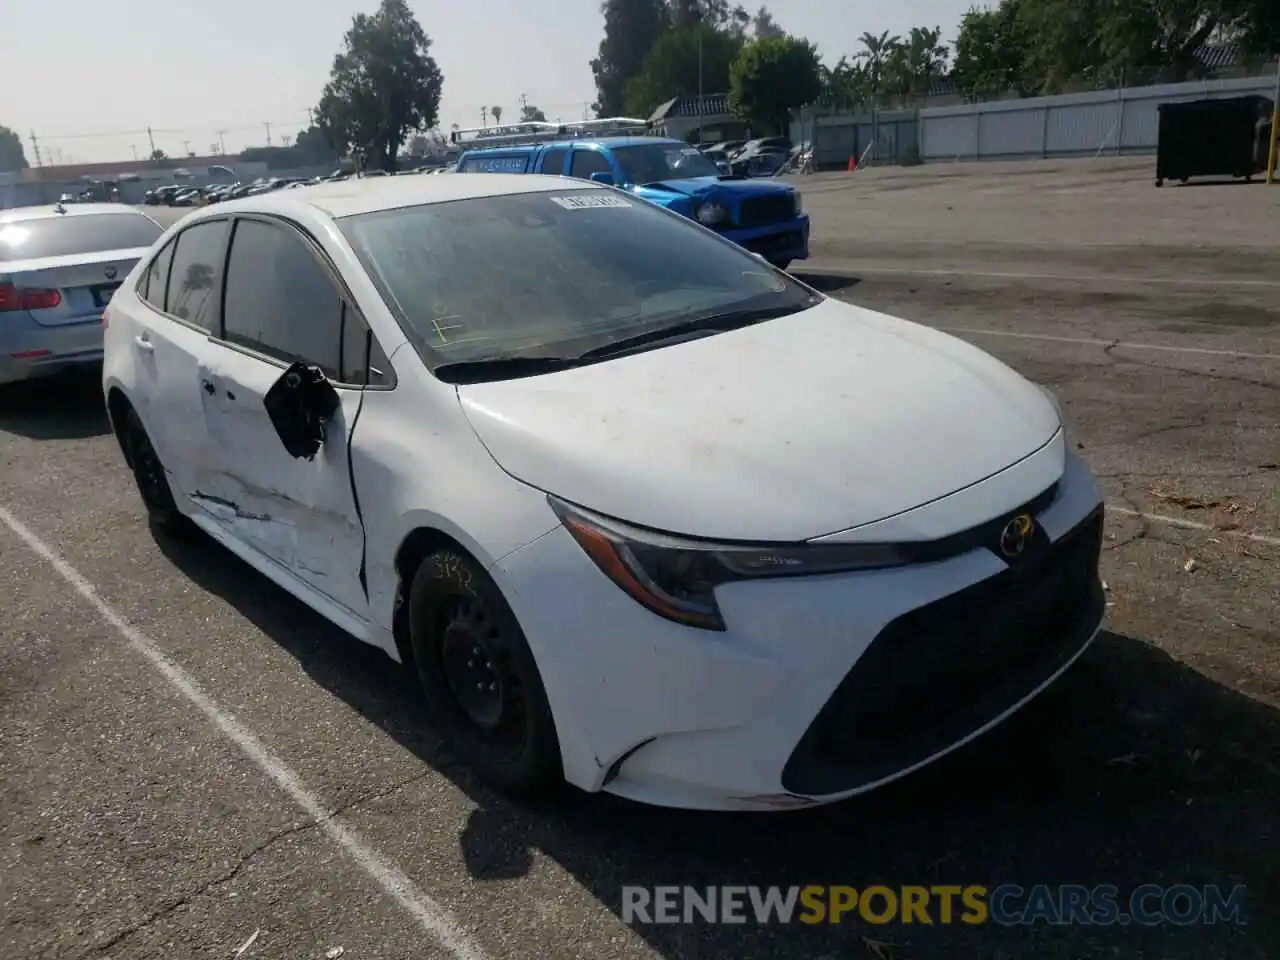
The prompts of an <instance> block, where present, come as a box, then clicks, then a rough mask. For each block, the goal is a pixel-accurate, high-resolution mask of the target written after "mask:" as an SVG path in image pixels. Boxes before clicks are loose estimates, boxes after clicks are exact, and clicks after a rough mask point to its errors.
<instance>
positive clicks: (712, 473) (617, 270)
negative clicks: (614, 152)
mask: <svg viewBox="0 0 1280 960" xmlns="http://www.w3.org/2000/svg"><path fill="white" fill-rule="evenodd" d="M106 322H107V328H106V362H105V369H104V389H105V393H106V400H107V406H108V409H109V411H110V414H111V419H112V423H113V425H114V428H115V431H116V434H117V436H118V437H119V439H120V443H121V447H122V449H123V451H124V455H125V458H126V460H127V462H128V463H129V464H130V466H131V467H132V469H133V471H134V473H135V476H136V478H137V482H138V486H139V489H140V492H141V495H142V498H143V500H144V502H145V504H146V507H147V509H148V511H149V514H150V517H151V519H152V521H153V523H154V524H155V525H156V526H157V527H158V528H159V529H160V530H161V531H162V532H166V535H177V534H181V533H183V532H184V531H188V530H189V529H190V528H191V527H197V528H199V529H200V530H202V531H204V532H205V533H206V534H208V535H209V536H210V537H212V538H213V539H214V540H216V541H218V542H219V543H221V544H222V545H224V546H225V547H226V548H228V549H229V550H231V551H232V552H234V553H235V554H237V555H238V556H240V557H241V558H243V559H244V560H246V561H247V562H248V563H249V564H251V565H252V566H253V567H255V568H257V569H258V570H259V571H261V572H262V573H263V574H265V575H266V576H267V577H269V578H270V579H272V580H274V581H275V582H276V583H278V584H280V585H282V586H283V587H284V588H285V589H286V590H288V591H290V592H291V593H292V594H294V595H295V596H296V597H298V598H299V599H301V600H302V601H303V602H304V603H306V604H308V605H309V606H311V607H312V608H314V609H315V610H317V611H319V612H320V613H321V614H323V615H324V616H326V617H327V618H329V619H330V620H332V621H333V622H334V623H336V624H338V625H339V626H341V627H343V628H345V629H346V630H348V631H349V632H351V633H352V634H353V635H355V636H356V637H358V638H360V639H361V640H364V641H366V642H368V643H371V644H374V645H376V646H378V647H380V648H382V649H383V650H384V651H386V653H387V654H388V655H390V656H391V657H393V658H395V659H397V660H399V661H402V662H404V663H406V664H407V665H409V666H410V667H411V668H412V669H413V670H414V671H415V672H416V674H417V676H418V678H419V679H420V681H421V684H422V687H423V688H424V691H425V694H426V696H427V698H428V700H429V702H430V704H431V706H432V707H433V709H434V712H435V716H436V717H437V718H438V723H439V725H440V728H441V731H442V733H443V734H444V735H445V736H446V737H447V738H448V740H449V742H450V743H451V745H452V748H453V749H454V750H455V751H456V752H457V753H458V754H459V755H460V756H461V757H463V758H464V759H465V760H466V761H467V762H468V763H469V764H470V765H471V766H472V767H473V768H474V769H475V770H476V771H478V772H479V773H480V774H481V775H482V776H483V777H484V778H485V779H487V780H488V781H489V782H491V783H493V784H495V785H497V786H498V787H500V788H503V789H506V790H511V791H519V792H528V791H534V790H539V789H543V788H547V787H549V786H552V785H554V784H556V783H559V782H562V781H563V780H568V781H569V782H570V783H572V784H575V785H577V786H578V787H581V788H582V789H584V790H588V791H598V790H607V791H610V792H613V793H616V794H620V795H622V796H626V797H630V798H633V799H636V800H641V801H646V802H650V803H656V804H664V805H672V806H684V807H699V808H707V809H757V810H777V809H785V808H792V807H802V806H808V805H813V804H816V803H823V802H828V801H833V800H838V799H840V798H842V797H847V796H850V795H852V794H855V793H859V792H861V791H864V790H868V789H871V788H873V787H875V786H877V785H879V784H882V783H885V782H887V781H889V780H892V779H895V778H897V777H899V776H901V775H903V774H905V773H907V772H909V771H911V770H913V769H915V768H917V767H920V766H922V765H924V764H925V763H928V762H929V761H931V760H933V759H935V758H937V757H939V756H942V755H943V754H946V753H948V752H950V751H951V750H953V749H955V748H956V747H957V746H959V745H960V744H962V743H964V742H966V741H968V740H970V739H971V738H973V737H975V736H977V735H978V734H979V733H981V732H982V731H984V730H986V729H988V728H990V727H991V726H993V725H994V724H996V723H998V722H1000V721H1001V720H1003V719H1004V718H1006V717H1007V716H1009V715H1010V714H1011V713H1013V712H1014V711H1015V710H1017V709H1018V708H1019V707H1020V706H1022V705H1023V704H1025V703H1026V702H1027V701H1029V700H1030V699H1031V698H1033V697H1034V696H1035V695H1036V694H1038V693H1039V692H1040V691H1041V690H1043V689H1044V688H1045V687H1046V686H1048V685H1049V684H1050V683H1052V682H1053V681H1054V680H1055V679H1056V678H1057V677H1058V676H1059V675H1060V674H1061V673H1062V672H1063V671H1064V670H1066V669H1067V667H1068V666H1069V665H1070V664H1071V663H1072V662H1073V661H1074V660H1075V659H1076V658H1077V657H1078V656H1079V655H1080V654H1081V653H1082V652H1083V651H1084V650H1085V648H1086V647H1087V646H1088V645H1089V643H1090V641H1091V640H1092V639H1093V637H1094V635H1095V633H1096V632H1097V630H1098V628H1099V624H1100V622H1101V621H1102V617H1103V608H1104V603H1103V596H1102V589H1101V585H1100V582H1099V579H1098V556H1099V550H1100V544H1101V537H1102V522H1103V515H1102V505H1101V500H1100V497H1099V492H1098V487H1097V485H1096V483H1095V481H1094V479H1093V477H1092V475H1091V473H1090V471H1089V469H1088V468H1087V467H1086V465H1085V464H1084V462H1083V461H1082V460H1081V459H1080V458H1079V457H1077V456H1076V455H1075V454H1074V453H1073V452H1072V451H1071V449H1070V446H1069V445H1068V443H1067V441H1066V438H1065V436H1064V429H1063V425H1062V422H1061V417H1060V414H1059V411H1058V408H1057V405H1056V403H1055V402H1054V400H1053V399H1052V397H1051V396H1049V395H1048V394H1047V393H1046V392H1045V391H1044V390H1042V389H1041V388H1040V387H1038V386H1036V385H1034V384H1032V383H1029V382H1028V381H1026V380H1024V379H1023V378H1022V377H1021V376H1019V375H1018V374H1017V373H1015V372H1013V371H1012V370H1010V369H1008V368H1007V367H1005V366H1004V365H1002V364H1001V363H999V362H998V361H996V360H995V359H993V358H992V357H990V356H988V355H987V354H985V353H982V352H981V351H979V350H978V349H976V348H974V347H972V346H970V345H969V344H967V343H964V342H962V341H960V340H957V339H954V338H952V337H949V336H946V335H945V334H942V333H939V332H937V331H936V330H933V329H930V328H928V327H924V326H918V325H916V324H912V323H908V322H905V321H902V320H897V319H894V318H893V317H889V316H885V315H883V314H878V313H874V312H872V311H869V310H864V309H860V308H858V307H854V306H850V305H848V304H844V303H841V302H839V301H837V300H833V299H828V298H826V297H824V296H822V295H821V294H819V293H817V292H816V291H814V290H812V289H810V288H809V287H807V286H805V285H803V284H801V283H799V282H797V281H796V280H794V279H792V278H790V277H788V276H787V275H786V274H784V273H781V272H779V271H777V270H774V269H772V268H770V267H768V266H767V265H765V264H763V263H762V262H760V261H759V260H758V259H756V258H755V257H753V256H752V255H750V254H748V253H746V252H745V251H743V250H742V249H740V248H739V247H737V246H735V245H734V244H732V243H730V242H728V241H726V240H723V239H722V238H720V237H718V236H716V235H715V234H714V233H712V232H711V231H709V230H706V229H704V228H702V227H700V226H698V225H697V224H694V223H693V222H691V221H689V220H687V219H685V218H682V217H679V216H676V215H674V214H672V213H670V212H669V211H665V210H662V209H660V208H659V207H656V206H654V205H652V204H649V203H644V202H642V201H637V200H635V199H634V198H631V197H629V196H628V195H626V194H623V193H621V192H619V191H616V190H613V189H612V188H608V187H603V186H599V185H597V184H593V183H590V182H584V181H578V180H569V179H565V178H559V177H538V176H506V175H493V174H490V175H484V176H468V175H465V174H461V175H457V176H451V177H446V178H441V179H436V180H425V179H423V178H421V177H384V178H377V179H359V180H351V181H347V182H344V183H332V184H320V185H317V186H314V187H312V188H311V189H309V190H298V191H292V190H290V191H280V192H277V193H271V194H265V195H262V196H257V197H251V198H246V199H243V200H237V201H231V202H228V203H224V204H220V205H218V206H216V207H212V208H209V209H207V210H202V211H200V212H197V213H195V214H192V215H190V216H188V217H187V218H185V219H184V220H183V221H182V222H181V223H180V224H178V225H177V226H175V227H173V228H171V229H170V230H169V231H168V233H167V234H166V235H165V236H164V238H163V239H162V241H161V242H159V243H157V244H156V246H155V247H154V248H153V251H152V253H151V254H150V255H149V256H148V257H147V258H146V260H145V261H144V262H143V263H142V264H140V266H139V268H138V269H137V270H136V271H135V272H134V273H133V275H132V276H131V277H130V278H129V281H128V283H127V284H126V285H125V287H123V288H122V289H121V291H120V292H119V293H118V294H117V295H116V297H115V298H114V299H113V300H112V302H111V306H110V308H109V310H108V312H107V316H106Z"/></svg>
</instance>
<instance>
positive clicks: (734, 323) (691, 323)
mask: <svg viewBox="0 0 1280 960" xmlns="http://www.w3.org/2000/svg"><path fill="white" fill-rule="evenodd" d="M808 306H811V304H809V303H807V302H806V303H805V304H804V305H803V306H797V305H794V304H793V305H789V306H785V307H779V306H774V307H759V308H757V309H755V310H729V311H726V312H724V313H713V314H709V315H707V316H705V317H696V318H694V319H692V320H685V321H682V322H680V323H673V324H670V325H669V326H665V327H659V328H658V329H656V330H646V331H645V332H644V333H637V334H635V335H634V336H630V337H623V338H622V339H621V340H615V341H613V342H612V343H606V344H605V345H604V346H601V347H593V348H592V349H590V350H587V351H586V352H585V353H581V354H579V355H578V359H579V360H603V359H606V358H609V357H618V356H622V355H623V354H626V353H632V352H635V351H638V350H647V349H649V348H651V347H654V346H657V345H659V344H661V343H663V342H665V341H668V340H684V339H690V338H691V336H692V335H695V334H704V333H706V334H710V333H724V332H725V331H727V330H737V329H738V328H740V327H749V326H751V325H752V324H754V323H761V322H763V321H765V320H774V319H776V318H778V317H785V316H787V315H788V314H792V313H799V312H800V311H801V310H803V309H805V308H806V307H808Z"/></svg>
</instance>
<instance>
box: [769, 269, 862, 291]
mask: <svg viewBox="0 0 1280 960" xmlns="http://www.w3.org/2000/svg"><path fill="white" fill-rule="evenodd" d="M787 272H788V273H790V274H791V276H793V277H795V278H796V279H797V280H799V281H800V282H801V283H807V284H808V285H809V286H811V287H813V289H815V290H818V291H820V292H822V293H840V292H841V291H844V290H849V289H852V288H853V287H856V286H857V285H858V284H860V283H861V282H862V278H861V277H855V276H852V275H851V274H847V273H810V272H808V271H805V270H789V271H787Z"/></svg>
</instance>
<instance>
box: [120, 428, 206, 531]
mask: <svg viewBox="0 0 1280 960" xmlns="http://www.w3.org/2000/svg"><path fill="white" fill-rule="evenodd" d="M123 435H124V446H125V450H126V451H127V453H128V461H129V467H130V469H132V470H133V480H134V483H136V484H137V486H138V495H139V496H140V497H141V498H142V505H143V506H144V507H146V508H147V518H148V519H149V520H150V521H151V524H152V525H153V526H154V527H155V528H156V529H158V530H161V531H163V532H164V533H166V534H169V535H170V536H186V535H187V534H189V533H190V532H191V521H190V520H188V519H187V518H186V517H184V516H183V515H182V513H181V511H179V510H178V506H177V504H176V503H174V500H173V491H172V490H171V489H170V488H169V478H168V476H167V475H166V473H165V469H164V464H162V463H161V462H160V457H159V455H157V454H156V450H155V447H153V446H152V445H151V438H150V437H149V436H147V430H146V428H145V427H144V426H143V425H142V418H141V417H139V416H138V412H137V411H136V410H134V409H133V408H132V407H130V408H129V410H128V412H127V413H126V414H125V421H124V426H123Z"/></svg>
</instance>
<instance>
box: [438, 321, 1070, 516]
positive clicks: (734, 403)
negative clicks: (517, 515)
mask: <svg viewBox="0 0 1280 960" xmlns="http://www.w3.org/2000/svg"><path fill="white" fill-rule="evenodd" d="M458 395H459V399H460V402H461V404H462V407H463V409H464V411H465V413H466V416H467V417H468V419H469V420H470V422H471V424H472V426H473V427H474V429H475V431H476V433H477V435H478V436H479V437H480V440H481V441H482V442H483V443H484V445H485V446H486V447H487V448H488V450H489V451H490V453H491V454H492V456H493V457H494V459H495V460H496V461H497V462H498V464H499V465H500V466H501V467H502V468H503V469H504V470H506V471H507V472H508V473H509V474H511V475H512V476H514V477H516V478H518V479H520V480H522V481H524V482H526V483H528V484H531V485H532V486H535V487H538V488H540V489H542V490H545V491H547V492H549V493H552V494H555V495H557V496H559V497H562V498H564V499H565V500H568V501H571V502H573V503H576V504H578V505H580V506H583V507H587V508H589V509H591V510H595V511H597V512H599V513H602V514H606V515H608V516H612V517H615V518H617V519H621V520H626V521H629V522H631V523H633V524H638V525H641V526H646V527H651V528H654V529H658V530H664V531H668V532H671V533H681V534H686V535H692V536H700V537H711V538H721V539H731V540H773V541H798V540H807V539H811V538H813V537H818V536H822V535H824V534H829V533H834V532H838V531H841V530H847V529H849V528H851V527H855V526H859V525H862V524H865V523H871V522H874V521H876V520H881V519H884V518H885V517H889V516H892V515H894V514H897V513H901V512H902V511H904V510H909V509H911V508H913V507H916V506H920V505H922V504H925V503H928V502H930V501H933V500H935V499H937V498H939V497H943V496H946V495H947V494H950V493H953V492H955V491H957V490H960V489H962V488H963V487H966V486H969V485H971V484H974V483H976V482H978V481H980V480H983V479H985V478H987V477H990V476H992V475H993V474H995V473H998V472H1000V471H1001V470H1003V469H1005V468H1006V467H1009V466H1011V465H1013V464H1014V463H1016V462H1017V461H1019V460H1021V459H1023V458H1025V457H1027V456H1029V455H1030V454H1032V453H1034V452H1035V451H1036V450H1038V449H1040V448H1041V447H1043V446H1044V445H1045V444H1046V443H1048V442H1049V441H1050V440H1051V439H1052V438H1053V437H1054V435H1055V434H1056V433H1057V431H1058V429H1059V426H1060V421H1059V417H1058V413H1057V410H1056V409H1055V406H1054V404H1053V403H1052V401H1051V400H1050V399H1049V398H1048V397H1047V396H1046V395H1045V394H1044V393H1043V392H1042V391H1041V390H1040V388H1039V387H1037V386H1035V385H1034V384H1032V383H1030V382H1029V381H1027V380H1025V379H1023V378H1022V377H1021V376H1020V375H1018V374H1017V373H1015V372H1014V371H1013V370H1011V369H1009V368H1008V367H1006V366H1004V365H1003V364H1002V363H1000V362H999V361H998V360H996V359H995V358H994V357H991V356H990V355H988V354H985V353H983V352H982V351H980V350H978V349H977V348H975V347H973V346H971V345H969V344H967V343H965V342H964V341H962V340H958V339H956V338H954V337H950V336H948V335H946V334H943V333H940V332H938V331H936V330H933V329H931V328H929V327H923V326H920V325H917V324H913V323H909V322H907V321H904V320H898V319H895V318H893V317H889V316H886V315H884V314H879V313H875V312H873V311H869V310H864V309H861V308H859V307H854V306H851V305H849V304H845V303H841V302H840V301H837V300H824V301H823V302H821V303H820V304H819V305H817V306H815V307H812V308H810V309H808V310H805V311H803V312H801V313H798V314H793V315H791V316H788V317H782V318H780V319H777V320H771V321H767V322H765V323H760V324H756V325H754V326H751V327H746V328H743V329H740V330H735V331H731V332H728V333H722V334H716V335H712V336H708V337H705V338H702V339H698V340H693V341H686V342H683V343H678V344H674V345H672V346H669V347H663V348H658V349H654V350H650V351H647V352H645V353H639V354H633V355H630V356H625V357H620V358H618V359H615V360H610V361H606V362H602V363H597V364H593V365H590V366H586V367H580V368H577V369H572V370H566V371H562V372H558V373H554V374H547V375H544V376H538V377H529V378H524V379H519V380H508V381H501V382H495V383H481V384H470V385H466V386H461V387H459V388H458Z"/></svg>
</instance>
